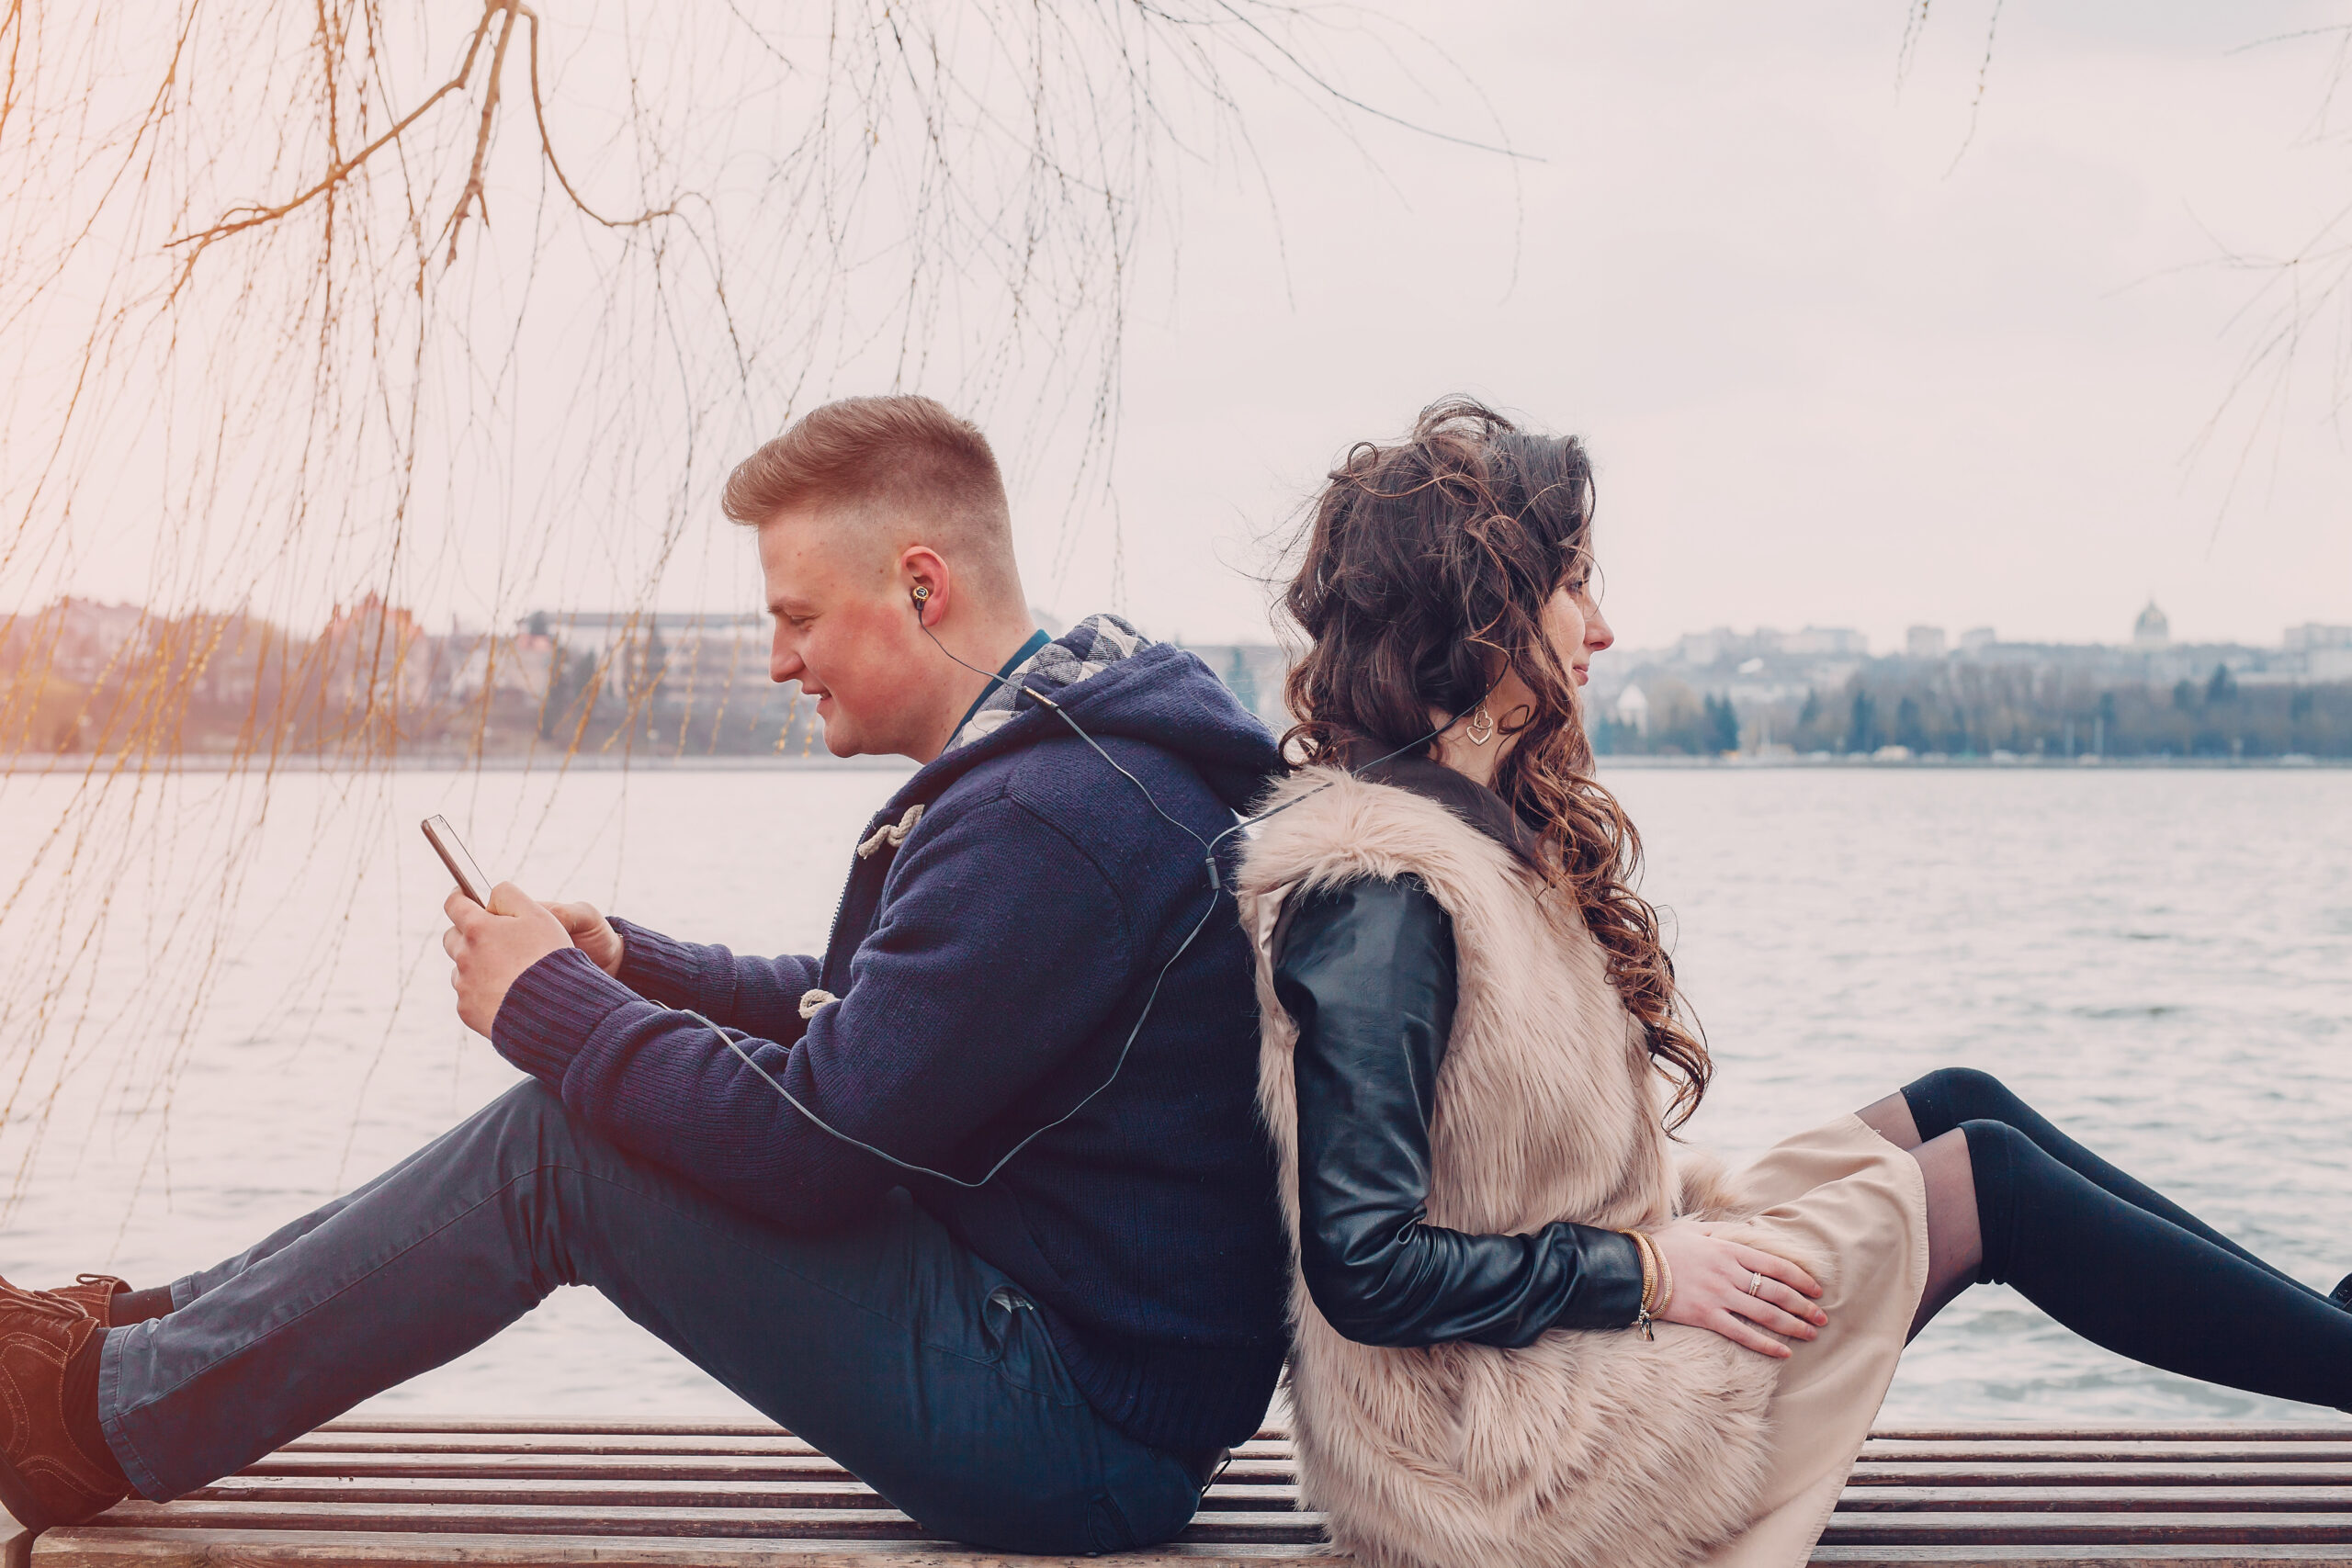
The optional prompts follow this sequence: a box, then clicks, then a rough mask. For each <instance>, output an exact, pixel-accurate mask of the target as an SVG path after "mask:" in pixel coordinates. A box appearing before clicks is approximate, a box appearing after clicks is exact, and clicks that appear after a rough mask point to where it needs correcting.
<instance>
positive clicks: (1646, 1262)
mask: <svg viewBox="0 0 2352 1568" xmlns="http://www.w3.org/2000/svg"><path fill="white" fill-rule="evenodd" d="M1617 1234H1618V1235H1622V1236H1626V1237H1629V1238H1631V1239H1632V1241H1633V1243H1634V1251H1635V1252H1636V1253H1638V1254H1639V1255H1640V1256H1641V1259H1642V1300H1641V1304H1640V1305H1639V1306H1638V1307H1636V1308H1635V1309H1634V1327H1636V1328H1638V1329H1640V1330H1641V1331H1642V1337H1643V1338H1645V1339H1655V1338H1657V1333H1656V1332H1655V1331H1654V1330H1653V1329H1652V1328H1651V1326H1650V1322H1651V1317H1652V1313H1651V1303H1653V1302H1655V1301H1656V1300H1657V1284H1658V1270H1659V1269H1660V1268H1661V1267H1662V1266H1663V1265H1664V1262H1665V1259H1663V1258H1660V1257H1659V1256H1658V1255H1657V1248H1656V1245H1655V1244H1654V1243H1652V1242H1651V1240H1650V1238H1649V1237H1648V1236H1646V1235H1643V1234H1642V1233H1641V1232H1640V1231H1619V1232H1618V1233H1617Z"/></svg>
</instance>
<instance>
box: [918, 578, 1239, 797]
mask: <svg viewBox="0 0 2352 1568" xmlns="http://www.w3.org/2000/svg"><path fill="white" fill-rule="evenodd" d="M1040 693H1042V694H1044V695H1045V696H1046V697H1047V698H1048V699H1050V700H1051V701H1053V702H1054V703H1056V704H1057V705H1059V706H1060V708H1061V710H1062V712H1063V713H1067V714H1068V715H1069V717H1070V718H1071V719H1074V720H1076V721H1077V724H1078V726H1079V728H1080V729H1082V730H1084V731H1085V732H1086V733H1087V734H1088V735H1090V736H1092V737H1093V738H1094V739H1097V740H1110V739H1114V738H1116V739H1127V740H1139V741H1142V742H1144V743H1145V744H1147V745H1149V746H1154V747H1157V748H1159V750H1163V751H1166V752H1169V753H1170V754H1172V755H1174V756H1177V757H1180V758H1182V760H1183V761H1185V762H1187V763H1189V764H1190V765H1191V766H1192V768H1193V771H1194V772H1195V773H1199V774H1200V776H1201V778H1202V779H1203V780H1204V782H1205V783H1206V784H1208V786H1209V787H1210V789H1212V790H1214V791H1215V792H1216V795H1217V797H1218V798H1219V799H1221V800H1222V801H1224V802H1225V804H1226V806H1227V807H1228V808H1230V809H1231V810H1233V811H1234V812H1236V813H1237V814H1238V813H1240V812H1242V811H1244V810H1245V809H1246V808H1247V807H1249V805H1250V801H1251V800H1253V799H1255V798H1256V797H1257V796H1258V795H1260V794H1261V793H1262V792H1263V791H1264V789H1265V787H1266V784H1267V783H1268V781H1269V780H1270V779H1272V777H1273V776H1274V775H1276V774H1278V773H1282V772H1283V763H1282V753H1281V750H1280V749H1279V747H1278V746H1277V745H1276V744H1275V741H1274V737H1273V733H1272V731H1271V730H1269V729H1268V728H1266V727H1265V725H1264V724H1263V723H1261V722H1260V720H1259V718H1258V716H1256V715H1255V714H1252V713H1251V712H1250V710H1249V709H1247V708H1245V707H1243V706H1242V705H1241V704H1240V702H1239V701H1238V700H1237V699H1236V698H1235V696H1234V695H1233V694H1232V692H1230V691H1229V690H1227V687H1226V684H1225V682H1222V681H1220V680H1218V679H1217V678H1216V673H1215V672H1214V671H1211V670H1210V669H1209V667H1208V666H1207V665H1206V664H1204V663H1203V662H1201V660H1200V658H1199V656H1198V655H1196V654H1193V653H1192V652H1189V651H1188V650H1186V649H1181V648H1176V647H1172V646H1170V644H1167V643H1159V642H1153V641H1152V640H1151V639H1150V638H1148V637H1145V636H1144V635H1143V634H1142V633H1140V632H1138V631H1136V629H1135V628H1134V627H1133V626H1129V625H1127V623H1126V622H1125V621H1123V620H1121V619H1120V618H1119V617H1118V616H1116V615H1089V616H1088V617H1087V618H1086V619H1085V620H1083V621H1080V623H1079V624H1078V625H1076V626H1072V627H1071V628H1070V629H1069V631H1067V632H1065V633H1063V634H1062V635H1061V636H1060V637H1057V638H1055V639H1054V640H1053V641H1052V642H1049V643H1047V644H1046V646H1045V647H1044V648H1042V649H1038V650H1037V652H1036V653H1035V654H1034V655H1033V656H1031V657H1030V658H1029V659H1028V660H1025V661H1024V662H1023V664H1022V665H1021V666H1020V667H1019V668H1018V669H1016V670H1015V671H1013V672H1012V675H1011V676H1010V677H1009V678H1008V679H1007V682H1006V683H1005V684H1003V685H1001V686H999V687H997V688H996V689H995V690H993V691H992V692H990V693H989V696H988V698H987V699H986V700H985V701H983V702H982V703H981V705H980V707H979V711H978V712H977V713H975V714H974V715H973V716H972V717H971V718H970V720H969V721H967V723H966V724H965V726H964V728H962V729H960V730H958V731H956V739H955V740H954V741H953V742H952V743H951V744H950V745H949V747H948V749H947V750H945V751H944V752H942V753H941V754H940V756H939V758H938V759H937V760H936V761H933V762H931V763H930V764H928V765H927V766H925V767H924V768H922V770H921V771H919V772H918V773H916V774H915V775H914V777H912V778H911V779H910V780H908V781H907V783H906V784H905V786H904V787H902V788H901V789H900V790H899V792H898V795H897V797H896V798H895V799H894V801H893V802H892V805H893V806H894V807H895V806H898V805H900V804H903V803H906V802H910V801H918V800H931V799H935V798H936V797H937V796H938V795H939V794H940V792H941V791H943V790H944V789H945V788H946V787H947V785H948V784H951V783H953V782H954V781H955V780H956V778H958V777H960V776H962V775H963V774H964V773H967V772H969V771H970V770H971V769H972V768H974V767H975V766H977V765H978V764H979V763H981V762H983V761H987V760H988V759H989V758H991V757H996V756H1001V755H1003V754H1004V753H1006V752H1008V751H1012V750H1017V749H1019V748H1021V747H1023V746H1029V745H1034V744H1035V743H1036V742H1037V741H1038V740H1041V739H1046V738H1048V737H1051V736H1056V735H1068V734H1069V733H1070V728H1069V724H1067V723H1065V722H1064V721H1063V718H1062V716H1061V714H1057V713H1056V712H1055V711H1054V710H1053V709H1052V708H1048V707H1046V706H1045V705H1043V704H1041V703H1039V702H1038V701H1037V696H1038V694H1040Z"/></svg>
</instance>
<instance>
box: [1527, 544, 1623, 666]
mask: <svg viewBox="0 0 2352 1568" xmlns="http://www.w3.org/2000/svg"><path fill="white" fill-rule="evenodd" d="M1544 637H1546V638H1548V639H1549V640H1550V642H1551V644H1552V651H1553V652H1554V653H1555V654H1557V655H1558V656H1559V660H1560V662H1561V663H1563V664H1565V665H1566V666H1567V667H1568V670H1569V672H1570V673H1572V674H1573V675H1575V677H1576V682H1577V685H1579V686H1582V685H1586V684H1589V682H1591V680H1592V669H1591V666H1592V656H1593V655H1594V654H1596V653H1599V652H1600V650H1601V649H1604V648H1607V647H1608V646H1609V645H1610V644H1611V643H1612V642H1615V641H1616V640H1617V634H1616V633H1615V632H1612V631H1611V630H1610V629H1609V623H1608V621H1607V620H1605V619H1604V618H1602V616H1601V614H1600V600H1598V599H1596V598H1595V597H1594V596H1593V581H1592V568H1591V566H1590V565H1589V564H1587V565H1582V566H1578V567H1577V569H1576V570H1574V571H1572V572H1570V573H1569V574H1568V580H1567V581H1566V582H1563V583H1562V584H1560V586H1559V587H1558V588H1557V589H1556V590H1555V591H1554V592H1553V594H1552V598H1551V601H1550V603H1548V604H1545V605H1544Z"/></svg>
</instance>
